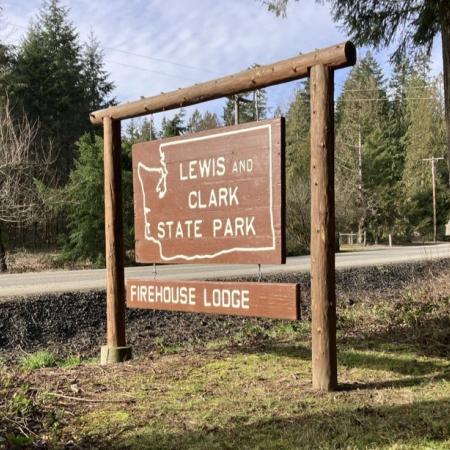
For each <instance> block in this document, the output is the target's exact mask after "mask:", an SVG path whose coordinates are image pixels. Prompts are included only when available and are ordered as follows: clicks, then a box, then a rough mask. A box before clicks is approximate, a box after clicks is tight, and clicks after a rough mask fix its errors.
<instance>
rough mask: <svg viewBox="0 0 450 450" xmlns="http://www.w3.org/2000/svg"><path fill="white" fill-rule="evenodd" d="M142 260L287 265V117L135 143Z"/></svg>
mask: <svg viewBox="0 0 450 450" xmlns="http://www.w3.org/2000/svg"><path fill="white" fill-rule="evenodd" d="M132 158H133V189H134V211H135V239H136V261H138V262H142V263H205V262H211V263H249V264H250V263H252V264H256V263H261V264H262V263H265V264H268V263H273V264H282V263H284V262H285V252H284V247H285V226H284V192H285V186H284V119H282V118H280V119H275V120H270V121H261V122H255V123H251V124H245V125H237V126H232V127H226V128H222V129H217V130H209V131H205V132H200V133H195V134H190V135H186V136H182V137H177V138H169V139H163V140H160V141H150V142H143V143H140V144H136V145H134V146H133V150H132Z"/></svg>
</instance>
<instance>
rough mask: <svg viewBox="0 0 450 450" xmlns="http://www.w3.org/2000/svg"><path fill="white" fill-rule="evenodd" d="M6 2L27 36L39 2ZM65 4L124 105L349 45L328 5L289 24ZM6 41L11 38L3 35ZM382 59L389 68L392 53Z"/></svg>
mask: <svg viewBox="0 0 450 450" xmlns="http://www.w3.org/2000/svg"><path fill="white" fill-rule="evenodd" d="M3 3H4V12H3V20H4V21H7V22H8V23H13V24H15V25H7V27H6V31H7V32H8V33H9V34H10V35H12V37H13V39H15V40H18V39H20V36H21V35H23V34H24V32H25V30H24V29H23V28H20V27H16V25H20V26H22V27H24V26H27V25H28V23H29V21H30V20H31V18H33V17H34V16H35V15H36V13H37V12H38V10H39V7H40V4H41V2H40V0H15V1H14V0H5V1H4V2H3ZM61 3H62V4H63V5H66V6H68V7H69V8H70V19H71V21H72V22H73V24H74V25H75V26H76V28H77V29H78V30H79V33H80V38H81V39H82V40H85V39H86V37H87V36H88V34H89V32H90V31H91V30H93V31H94V33H95V34H96V36H97V37H98V39H99V40H100V42H101V43H102V45H103V46H104V48H105V60H106V67H107V70H108V71H109V72H110V73H111V78H112V79H113V80H114V82H115V83H116V92H115V94H116V96H117V98H118V99H119V100H120V101H129V100H134V99H137V98H139V97H140V96H141V95H146V96H147V95H155V94H158V93H160V92H162V91H164V92H167V91H170V90H173V89H176V88H178V87H182V86H188V85H190V84H192V83H193V82H200V81H206V80H208V79H211V78H215V77H217V76H221V75H226V74H230V73H233V72H236V71H239V70H243V69H245V68H247V67H248V66H250V65H251V64H253V63H259V64H265V63H271V62H275V61H278V60H281V59H285V58H289V57H292V56H294V55H296V54H298V53H299V52H307V51H311V50H313V49H315V48H320V47H325V46H329V45H332V44H335V43H337V42H341V41H344V40H346V39H347V37H346V36H345V35H344V33H343V32H342V31H341V30H340V29H339V28H338V26H337V25H336V24H334V23H333V21H332V18H331V15H330V12H329V6H328V5H327V4H325V5H320V4H317V3H316V2H314V1H312V0H310V1H306V0H303V1H301V2H291V3H290V5H289V9H288V17H287V18H286V19H282V18H277V17H275V16H274V15H272V14H270V13H268V12H267V11H266V10H265V8H264V7H262V6H261V3H260V2H259V1H257V0H222V1H217V0H96V1H92V0H73V1H70V2H69V1H68V0H62V1H61ZM1 38H3V39H5V29H4V32H3V33H2V35H1ZM119 50H123V51H127V52H131V53H135V54H138V55H144V56H147V57H148V58H145V57H140V56H136V55H131V54H129V53H122V52H120V51H119ZM439 52H440V44H437V45H436V46H435V49H434V52H433V71H434V72H438V71H440V70H442V62H441V58H440V57H439ZM376 55H377V54H376ZM379 55H380V56H381V58H382V59H383V66H384V67H386V64H385V63H384V62H385V60H386V55H387V53H386V51H383V52H380V53H379ZM149 58H156V59H149ZM162 60H167V61H162ZM171 62H172V63H171ZM173 63H175V64H173ZM177 64H178V65H177ZM182 66H192V67H193V68H188V67H182ZM347 73H348V70H342V71H339V72H338V73H337V74H336V81H337V83H338V84H339V83H341V82H342V81H343V79H344V77H345V75H346V74H347ZM293 85H295V84H293V83H290V84H288V85H283V86H278V87H273V88H270V89H269V102H270V104H271V106H272V107H273V108H274V107H276V105H278V104H286V100H287V99H290V98H291V92H292V89H293ZM222 104H223V101H215V102H212V103H209V104H204V105H199V106H198V107H199V109H203V110H204V109H206V108H210V109H213V110H215V111H216V112H218V113H221V105H222Z"/></svg>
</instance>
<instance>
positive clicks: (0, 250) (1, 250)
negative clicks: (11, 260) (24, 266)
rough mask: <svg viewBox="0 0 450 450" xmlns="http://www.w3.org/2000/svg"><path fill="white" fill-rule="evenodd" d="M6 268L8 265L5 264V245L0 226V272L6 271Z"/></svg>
mask: <svg viewBox="0 0 450 450" xmlns="http://www.w3.org/2000/svg"><path fill="white" fill-rule="evenodd" d="M7 270H8V266H7V265H6V251H5V246H4V245H3V238H2V230H1V228H0V273H1V272H6V271H7Z"/></svg>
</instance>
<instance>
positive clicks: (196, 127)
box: [186, 109, 220, 133]
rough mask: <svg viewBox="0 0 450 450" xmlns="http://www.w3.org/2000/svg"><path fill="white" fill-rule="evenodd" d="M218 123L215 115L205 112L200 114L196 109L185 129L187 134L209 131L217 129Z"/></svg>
mask: <svg viewBox="0 0 450 450" xmlns="http://www.w3.org/2000/svg"><path fill="white" fill-rule="evenodd" d="M219 127H220V122H219V119H218V117H217V115H216V113H211V112H209V111H205V113H204V114H202V113H201V112H200V111H199V110H198V109H196V110H195V111H194V112H193V113H192V115H191V117H190V118H189V120H188V123H187V125H186V129H187V131H188V132H189V133H195V132H197V131H204V130H211V129H213V128H219Z"/></svg>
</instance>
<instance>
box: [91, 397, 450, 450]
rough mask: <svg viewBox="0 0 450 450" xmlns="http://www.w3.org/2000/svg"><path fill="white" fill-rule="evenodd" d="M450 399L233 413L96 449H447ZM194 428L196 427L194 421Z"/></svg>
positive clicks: (150, 430)
mask: <svg viewBox="0 0 450 450" xmlns="http://www.w3.org/2000/svg"><path fill="white" fill-rule="evenodd" d="M449 416H450V401H449V400H440V401H424V402H417V403H413V404H406V405H398V406H378V407H372V406H368V405H361V406H360V407H355V408H344V409H340V410H329V411H326V412H324V411H321V412H313V413H308V412H307V410H305V411H302V407H301V405H299V410H298V413H296V414H294V415H292V416H289V417H282V418H273V419H268V420H260V421H257V420H255V421H254V422H253V423H252V417H251V416H250V417H249V418H248V417H245V418H244V417H234V418H231V419H230V420H229V421H228V423H222V424H220V425H219V426H218V425H215V424H214V423H212V424H210V425H209V426H208V425H206V426H201V427H200V428H201V429H199V430H195V431H186V432H180V433H175V432H174V433H170V432H168V433H161V431H159V430H160V428H159V427H158V426H157V424H154V425H149V426H148V427H144V428H140V429H137V430H136V431H133V432H132V433H131V434H127V433H126V434H125V435H122V436H119V437H116V438H115V439H114V441H113V442H108V443H106V442H105V444H104V446H103V445H102V444H101V441H100V440H96V441H95V443H96V445H97V446H99V447H96V448H123V449H125V448H127V449H149V448H151V449H185V448H186V449H205V450H206V449H208V450H211V449H219V448H220V449H222V448H229V449H234V448H239V449H267V448H270V449H275V448H279V449H294V448H295V449H297V448H307V449H313V448H314V449H318V448H320V449H331V448H333V449H334V448H369V447H370V448H373V447H378V446H388V445H392V446H396V445H398V446H405V447H406V448H424V447H427V444H428V445H429V444H430V443H433V448H436V446H438V448H448V447H447V445H448V444H449V443H450V420H449ZM191 426H192V425H191Z"/></svg>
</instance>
